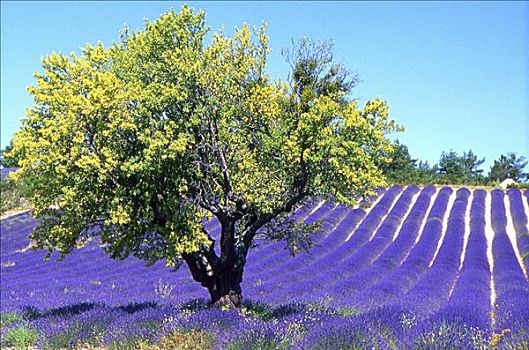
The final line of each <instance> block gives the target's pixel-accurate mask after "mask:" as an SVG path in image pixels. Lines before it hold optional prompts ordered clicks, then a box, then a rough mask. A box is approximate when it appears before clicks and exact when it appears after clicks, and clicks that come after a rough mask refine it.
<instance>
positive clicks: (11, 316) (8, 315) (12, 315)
mask: <svg viewBox="0 0 529 350" xmlns="http://www.w3.org/2000/svg"><path fill="white" fill-rule="evenodd" d="M21 319H22V317H21V316H20V315H19V314H18V313H16V312H2V313H0V329H3V328H4V327H7V326H9V325H10V324H11V323H13V322H15V321H20V320H21Z"/></svg>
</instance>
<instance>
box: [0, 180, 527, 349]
mask: <svg viewBox="0 0 529 350" xmlns="http://www.w3.org/2000/svg"><path fill="white" fill-rule="evenodd" d="M528 201H529V190H527V191H525V192H521V191H520V190H518V189H510V190H508V191H506V192H503V191H500V190H493V191H491V192H489V191H485V190H483V189H472V190H469V189H466V188H459V189H453V188H450V187H442V188H437V187H433V186H427V187H423V188H419V187H417V186H410V187H404V188H402V187H399V186H392V187H390V188H388V189H387V190H385V191H383V193H381V194H380V196H379V197H378V198H377V199H376V200H375V201H374V202H373V204H372V206H371V207H370V208H368V209H362V208H351V207H346V206H344V205H342V204H336V203H330V202H318V201H312V202H309V203H307V204H306V205H305V206H303V207H301V208H299V209H298V210H297V211H296V212H295V213H294V215H296V216H297V217H299V218H300V219H304V220H305V221H306V222H314V221H317V220H323V221H322V222H323V224H322V225H323V226H322V227H323V232H322V234H320V235H318V236H317V237H315V241H316V246H315V247H313V248H312V249H311V251H310V253H300V254H297V255H296V256H295V257H292V256H291V255H290V254H289V253H288V251H287V250H285V249H283V248H284V243H281V242H280V243H267V242H259V244H258V246H257V247H256V248H255V249H254V250H253V251H252V252H251V253H250V256H249V258H248V265H247V267H246V270H245V277H244V281H243V294H244V297H245V305H246V306H245V310H246V313H245V314H244V315H239V314H236V313H234V312H231V311H220V310H217V309H212V308H209V307H207V305H206V299H207V297H208V295H207V291H206V290H205V289H203V288H202V287H200V285H199V284H197V283H196V282H194V281H193V280H192V278H191V276H190V273H189V271H188V269H187V268H186V267H185V266H182V268H181V269H179V270H178V271H177V272H171V271H170V270H169V269H168V268H166V267H164V264H163V262H158V263H156V264H155V265H153V266H150V267H145V266H144V264H143V262H141V261H139V260H137V259H134V258H128V259H126V260H124V261H116V260H111V259H110V258H108V256H107V255H106V254H105V253H104V252H103V247H101V246H100V244H99V242H98V241H97V240H95V239H94V240H91V241H89V242H88V243H86V244H85V245H84V246H82V247H80V248H78V249H76V250H74V251H73V252H72V253H71V254H70V255H68V256H66V258H65V259H64V260H62V261H57V260H56V259H55V257H56V256H55V255H54V256H53V257H52V259H51V261H49V262H44V261H43V258H44V255H45V252H42V251H33V250H30V249H28V246H29V243H30V242H29V240H28V238H27V236H28V234H29V233H30V232H31V231H32V230H33V229H34V227H35V225H36V224H37V222H36V221H35V220H34V219H33V218H32V217H31V216H30V215H29V214H28V213H23V214H19V215H16V216H13V217H10V218H7V219H4V220H2V221H1V259H0V260H1V280H2V283H1V287H0V293H1V302H0V310H1V312H2V341H3V344H4V345H6V346H15V345H16V344H20V343H16V341H15V340H13V339H14V338H13V334H14V332H15V331H14V330H17V329H21V328H22V329H28V330H32V331H27V334H30V336H29V339H30V340H29V342H30V343H31V342H32V341H36V342H35V344H36V346H37V347H39V348H40V347H51V348H75V347H79V346H80V345H79V344H81V343H90V344H92V345H93V346H97V347H112V346H114V347H116V346H117V348H127V347H130V348H134V345H133V344H137V343H138V342H145V343H149V342H151V343H158V342H159V340H160V337H161V336H163V335H166V337H165V338H162V343H161V344H164V341H165V342H167V341H169V340H168V339H179V340H178V341H177V343H178V344H180V345H178V346H182V347H183V344H184V345H185V344H187V342H191V343H192V344H195V345H194V346H196V347H197V348H200V347H214V346H215V347H218V348H243V349H246V348H270V349H272V348H273V349H277V348H280V349H281V348H287V349H289V348H300V349H306V348H310V349H339V348H354V349H357V348H358V349H363V348H369V349H370V348H377V349H407V348H410V349H413V348H418V349H426V348H428V349H431V348H437V349H446V348H457V349H463V348H468V349H472V348H485V349H486V348H491V349H492V348H505V349H527V348H528V346H529V280H528V272H529V233H528V230H529V226H528V220H527V218H528V216H529V205H528ZM206 227H207V230H208V231H210V232H211V233H212V235H213V236H218V235H219V225H218V222H216V221H211V222H208V223H206ZM8 321H9V322H8ZM24 327H25V328H24ZM175 334H176V336H175ZM189 334H191V338H192V339H191V340H190V339H189V338H188V337H186V335H189ZM204 334H206V335H207V336H205V338H204V337H203V335H204ZM170 337H173V338H170ZM174 337H176V338H174ZM179 337H180V338H179ZM204 339H205V340H204ZM202 341H204V342H205V343H200V344H201V345H200V346H199V345H197V344H199V342H202ZM191 343H190V344H191ZM151 346H155V345H152V344H151ZM158 346H162V345H158ZM172 346H173V347H170V346H166V348H178V346H177V345H174V344H173V345H172ZM355 346H356V347H355ZM162 348H163V346H162Z"/></svg>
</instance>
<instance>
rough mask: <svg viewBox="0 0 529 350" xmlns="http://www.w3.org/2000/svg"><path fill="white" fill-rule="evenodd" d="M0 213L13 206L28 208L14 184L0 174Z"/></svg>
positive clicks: (13, 207)
mask: <svg viewBox="0 0 529 350" xmlns="http://www.w3.org/2000/svg"><path fill="white" fill-rule="evenodd" d="M0 192H1V194H2V195H1V196H0V213H3V212H5V211H8V210H10V209H15V208H29V206H28V203H27V202H26V200H25V199H24V198H22V195H21V193H20V191H19V190H18V188H17V187H16V185H15V182H14V181H13V180H11V179H10V178H9V177H7V176H0Z"/></svg>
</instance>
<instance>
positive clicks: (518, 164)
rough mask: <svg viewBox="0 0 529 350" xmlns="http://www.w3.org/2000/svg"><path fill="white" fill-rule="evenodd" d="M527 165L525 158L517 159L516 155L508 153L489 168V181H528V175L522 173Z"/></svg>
mask: <svg viewBox="0 0 529 350" xmlns="http://www.w3.org/2000/svg"><path fill="white" fill-rule="evenodd" d="M526 165H527V161H526V160H525V157H523V156H520V157H517V156H516V153H513V152H509V153H507V155H503V154H502V155H501V156H500V157H499V158H498V159H497V160H495V161H494V164H493V165H492V166H491V168H490V172H489V176H488V177H489V180H491V181H503V180H505V179H507V178H510V179H513V180H514V181H516V182H520V181H524V180H529V173H526V172H524V170H523V169H524V168H525V166H526Z"/></svg>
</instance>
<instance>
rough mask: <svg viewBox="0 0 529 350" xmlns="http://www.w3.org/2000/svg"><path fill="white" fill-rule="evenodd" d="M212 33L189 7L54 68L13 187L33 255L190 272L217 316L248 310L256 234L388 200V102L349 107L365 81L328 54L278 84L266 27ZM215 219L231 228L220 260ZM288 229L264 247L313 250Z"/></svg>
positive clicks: (57, 58) (298, 60)
mask: <svg viewBox="0 0 529 350" xmlns="http://www.w3.org/2000/svg"><path fill="white" fill-rule="evenodd" d="M208 32H209V29H208V27H207V26H206V24H205V15H204V13H203V12H198V13H195V12H194V11H193V10H192V9H191V8H189V7H186V6H184V7H182V9H181V11H180V12H175V11H172V10H171V11H169V12H167V13H165V14H163V15H162V16H161V17H160V18H158V19H157V20H155V21H153V22H147V23H146V27H145V29H144V30H143V31H140V32H135V33H131V32H129V31H128V30H127V29H125V30H124V31H123V34H122V35H121V38H120V40H119V41H118V42H117V43H116V44H114V45H112V46H111V47H108V48H107V47H105V46H104V45H103V44H101V43H99V44H97V45H95V46H91V45H87V46H86V47H85V48H84V49H83V50H82V53H81V54H80V55H75V54H71V55H70V56H66V55H63V54H59V53H52V54H50V55H49V56H47V57H46V58H44V59H43V62H42V73H36V75H35V76H36V80H37V82H36V84H35V85H34V86H31V87H30V88H29V92H30V93H31V94H32V95H33V97H34V105H33V106H32V107H31V108H29V109H28V110H27V115H26V117H25V119H23V126H22V128H21V130H20V131H19V132H18V133H17V134H16V136H15V139H14V150H13V151H14V152H16V153H17V154H20V155H22V157H21V160H20V165H21V167H22V168H21V169H20V170H19V171H18V172H17V173H16V174H15V177H16V178H17V179H18V180H19V182H20V183H21V184H23V185H24V188H25V192H26V196H27V199H28V200H29V201H30V202H31V203H32V204H33V205H34V215H35V216H36V217H39V218H40V225H39V226H38V228H37V229H36V230H35V232H34V233H33V234H32V238H33V239H35V241H36V244H37V247H39V248H46V249H49V250H50V251H53V250H59V251H61V252H62V253H64V254H65V253H68V252H69V251H70V250H71V249H72V247H75V245H76V243H78V242H79V241H80V240H81V241H82V240H85V239H88V238H89V237H90V236H91V235H94V234H97V235H100V237H101V239H102V241H103V243H105V244H107V245H106V248H105V249H106V250H107V251H108V252H109V253H110V254H111V255H112V257H114V258H125V257H127V256H129V255H131V254H133V255H135V256H137V257H140V258H142V259H145V260H147V261H149V262H154V261H157V260H160V259H166V261H167V263H168V264H170V265H178V264H179V262H180V261H182V260H183V261H185V262H186V263H187V264H188V266H189V268H190V270H191V272H192V275H193V278H194V279H195V280H196V281H198V282H200V283H201V284H202V285H203V286H204V287H206V288H208V290H209V292H210V294H211V297H212V301H214V302H215V301H219V300H221V299H222V300H224V299H226V298H227V299H226V300H228V301H229V302H231V303H232V304H234V305H235V306H238V305H240V300H241V291H240V286H239V285H240V282H241V280H242V273H243V268H244V264H245V262H246V256H247V252H248V249H249V248H250V247H251V245H252V240H253V239H254V237H255V235H256V234H257V232H258V230H259V229H260V228H262V227H263V226H266V225H270V223H271V222H279V221H281V220H283V221H284V220H285V219H286V218H287V217H288V216H287V215H288V213H289V212H291V211H292V210H293V209H294V208H296V207H297V206H299V205H300V204H301V203H302V202H303V201H304V200H306V199H307V198H310V197H313V196H317V195H321V196H323V198H328V197H329V196H333V198H336V199H337V200H338V201H342V202H345V203H349V204H352V203H355V201H356V200H357V199H358V198H361V197H362V196H364V195H370V194H371V189H372V188H374V187H376V186H381V185H384V178H383V175H382V172H381V171H380V170H379V168H378V167H377V166H376V164H380V163H381V162H384V161H385V157H384V155H385V154H390V153H391V151H392V147H393V146H392V143H391V142H390V141H389V140H388V139H387V138H386V135H387V134H388V133H391V132H393V131H396V130H397V129H398V126H396V124H395V123H394V122H393V121H392V120H390V119H389V118H388V106H387V105H386V103H385V102H384V101H382V100H379V99H375V100H371V101H369V102H367V103H366V104H365V106H363V108H359V106H358V102H357V101H355V100H352V99H351V98H350V96H349V94H350V92H351V88H352V87H353V86H354V83H355V82H356V80H355V79H354V77H351V76H350V75H349V74H348V72H347V71H346V70H345V69H344V67H343V66H342V65H337V64H335V63H334V62H333V57H332V52H331V48H332V47H331V46H330V45H328V44H318V43H314V42H311V41H310V40H302V41H300V42H299V44H298V45H294V47H293V49H292V51H291V52H290V53H289V54H288V55H287V56H288V57H289V59H290V62H291V64H292V68H293V72H292V74H291V78H290V80H289V81H276V82H274V81H272V80H271V79H270V77H269V76H268V75H267V73H266V71H265V64H266V59H267V54H268V52H269V48H268V46H267V42H268V38H267V36H266V34H265V26H264V25H263V26H262V27H261V28H260V29H252V28H251V27H249V26H248V25H246V24H245V25H243V26H242V27H241V28H240V29H237V30H236V31H235V33H234V34H233V36H231V37H229V36H226V35H225V34H223V33H222V32H220V33H214V34H213V35H212V36H211V37H210V38H209V39H206V35H207V33H208ZM375 160H376V162H375ZM205 216H209V217H212V216H215V217H217V218H218V220H219V221H220V225H221V228H222V229H221V237H220V242H219V243H220V248H221V249H220V255H218V254H217V253H215V251H214V249H213V246H214V238H213V237H211V236H210V235H209V233H208V232H207V231H206V230H205V229H204V227H203V225H202V218H203V217H205ZM284 222H286V224H284V225H281V229H279V228H277V229H275V230H263V231H262V232H269V233H270V234H271V236H272V238H285V239H286V240H287V242H289V243H290V246H291V248H292V249H296V248H298V247H300V246H304V245H305V243H306V242H305V240H306V239H307V236H306V233H307V230H304V229H303V227H302V225H301V224H299V223H296V222H290V221H288V220H286V221H284Z"/></svg>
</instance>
